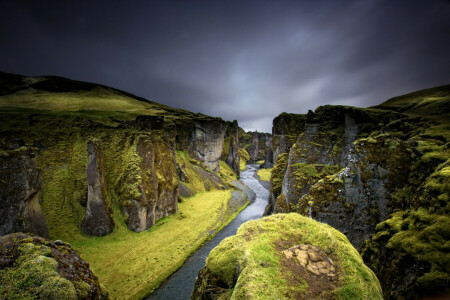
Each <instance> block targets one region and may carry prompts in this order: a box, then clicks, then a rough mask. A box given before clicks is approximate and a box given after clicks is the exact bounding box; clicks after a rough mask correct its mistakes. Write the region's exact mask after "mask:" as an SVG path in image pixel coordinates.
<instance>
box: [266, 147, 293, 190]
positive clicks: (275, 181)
mask: <svg viewBox="0 0 450 300" xmlns="http://www.w3.org/2000/svg"><path fill="white" fill-rule="evenodd" d="M288 158H289V154H288V153H282V154H280V155H278V157H277V160H276V162H275V165H274V167H273V169H272V174H271V177H270V182H271V184H272V192H273V193H274V195H275V197H278V195H279V194H280V193H281V187H282V185H283V177H284V173H285V172H286V168H287V163H288Z"/></svg>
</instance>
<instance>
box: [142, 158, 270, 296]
mask: <svg viewBox="0 0 450 300" xmlns="http://www.w3.org/2000/svg"><path fill="white" fill-rule="evenodd" d="M257 168H258V166H257V165H247V170H245V171H243V172H241V181H242V182H243V183H244V184H246V185H247V186H248V187H249V188H251V189H252V190H253V191H254V192H255V193H256V199H255V202H253V203H252V204H251V205H249V206H248V207H247V208H246V209H244V210H243V211H242V212H241V213H240V214H239V215H237V216H236V218H235V219H234V220H233V221H231V222H230V224H228V225H227V226H226V227H225V228H224V229H222V230H221V231H220V232H219V233H218V234H217V235H216V236H215V237H214V238H213V239H212V240H210V241H209V242H207V243H206V244H205V245H204V246H203V247H201V248H200V249H198V250H197V252H195V253H194V254H193V255H192V256H191V257H190V258H189V259H188V260H187V261H186V262H185V263H184V265H183V266H182V267H181V268H180V269H179V270H178V271H177V272H175V273H174V274H173V275H172V276H171V277H170V278H169V279H168V280H167V281H166V282H165V283H163V284H162V285H161V286H160V287H159V289H157V290H156V292H155V293H153V294H152V295H150V296H148V297H147V298H145V299H147V300H150V299H151V300H155V299H161V300H172V299H173V300H178V299H181V300H183V299H190V298H191V294H192V290H193V289H194V283H195V278H196V277H197V274H198V271H200V269H202V268H203V267H204V266H205V260H206V258H207V257H208V254H209V252H210V251H211V250H212V249H213V248H214V247H216V246H217V245H218V244H219V243H220V242H221V241H222V240H223V239H225V238H227V237H229V236H231V235H234V234H236V232H237V230H238V228H239V226H241V224H242V223H245V222H247V221H250V220H256V219H259V218H261V216H262V214H263V212H264V209H265V207H266V205H267V201H268V198H269V192H268V191H267V190H266V189H265V188H264V187H263V186H262V185H261V184H260V183H259V181H258V180H257V179H256V178H254V177H253V174H254V173H255V172H256V170H257Z"/></svg>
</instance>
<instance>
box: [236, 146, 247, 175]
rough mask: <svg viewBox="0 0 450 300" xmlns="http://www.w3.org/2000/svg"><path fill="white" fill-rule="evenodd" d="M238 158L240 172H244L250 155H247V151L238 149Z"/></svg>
mask: <svg viewBox="0 0 450 300" xmlns="http://www.w3.org/2000/svg"><path fill="white" fill-rule="evenodd" d="M238 153H239V158H240V170H241V171H244V170H245V168H246V164H247V162H248V161H249V160H250V154H248V152H247V150H245V149H243V148H239V149H238Z"/></svg>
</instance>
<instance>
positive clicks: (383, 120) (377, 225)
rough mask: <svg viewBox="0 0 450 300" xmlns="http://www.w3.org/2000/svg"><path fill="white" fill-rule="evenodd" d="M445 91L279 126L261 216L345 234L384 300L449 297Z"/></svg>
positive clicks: (286, 117)
mask: <svg viewBox="0 0 450 300" xmlns="http://www.w3.org/2000/svg"><path fill="white" fill-rule="evenodd" d="M449 87H450V86H443V87H439V88H435V89H430V90H424V91H420V92H416V93H413V94H409V95H405V96H401V97H397V98H393V99H390V100H388V101H387V102H385V103H383V104H381V105H379V106H376V107H372V108H365V109H362V108H354V107H345V106H322V107H319V108H318V109H316V111H315V112H312V111H309V112H308V113H307V114H306V115H296V114H287V113H283V114H281V115H280V116H278V117H277V118H275V120H274V123H273V124H274V127H273V138H272V141H273V153H274V161H275V162H276V164H275V166H274V168H273V171H272V178H271V183H270V199H269V205H268V206H267V208H266V212H265V214H266V215H270V214H276V213H286V212H297V213H300V214H302V215H305V216H308V217H310V218H313V219H314V220H317V221H320V222H324V223H327V224H329V225H331V226H333V227H334V228H336V229H338V230H339V231H341V232H343V233H344V234H345V235H346V236H347V238H348V239H349V241H350V242H351V243H352V244H353V246H354V247H355V248H356V249H358V250H359V251H360V252H361V255H362V256H363V258H364V259H365V263H366V264H367V265H368V266H369V267H371V268H372V269H373V270H374V271H375V273H376V274H377V276H378V277H379V279H380V282H381V285H382V286H383V291H384V296H385V297H386V298H388V299H397V298H398V297H404V298H408V299H410V298H420V297H423V296H429V295H442V294H448V293H449V292H450V291H449V290H448V284H449V283H450V275H449V274H450V270H449V269H448V267H447V266H448V263H449V262H450V261H449V260H448V258H447V255H446V254H445V253H446V251H447V250H446V246H445V245H446V242H445V241H446V240H448V237H449V235H448V234H449V233H450V231H448V230H447V229H448V226H447V225H448V224H450V218H449V217H448V213H449V211H448V199H449V198H448V196H449V193H450V191H449V186H450V185H449V184H450V183H449V177H448V176H446V175H445V173H446V170H447V169H448V165H449V158H450V157H449V156H450V155H449V153H450V152H449V151H448V150H449V149H448V147H449V140H450V134H449V133H450V127H448V126H449V124H448V120H450V111H449V108H448V107H450V102H449V101H450V99H449V95H450V88H449ZM444 224H447V225H444ZM437 241H440V242H437Z"/></svg>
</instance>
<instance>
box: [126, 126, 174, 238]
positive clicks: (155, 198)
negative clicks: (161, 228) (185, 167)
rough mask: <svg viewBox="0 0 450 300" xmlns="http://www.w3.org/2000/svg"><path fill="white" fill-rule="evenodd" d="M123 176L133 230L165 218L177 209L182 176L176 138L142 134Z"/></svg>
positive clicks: (129, 225) (141, 229) (128, 214)
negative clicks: (176, 160)
mask: <svg viewBox="0 0 450 300" xmlns="http://www.w3.org/2000/svg"><path fill="white" fill-rule="evenodd" d="M127 169H129V170H130V172H128V173H125V174H124V176H123V177H122V179H121V182H123V184H124V185H128V186H129V190H128V191H123V190H121V189H120V187H118V188H119V190H118V194H123V193H124V192H126V194H125V195H123V196H125V197H126V199H125V201H124V204H123V205H122V210H123V213H124V215H125V221H126V223H127V225H128V228H130V229H131V230H133V231H137V232H140V231H143V230H147V229H149V228H150V227H151V226H152V225H153V224H155V222H156V221H157V220H159V219H161V218H164V217H167V216H169V215H171V214H174V213H176V212H177V203H178V180H177V178H176V170H175V152H174V145H173V142H172V143H171V142H170V140H169V139H167V138H164V137H163V136H161V135H159V136H158V135H152V134H148V135H141V136H140V137H139V138H138V140H137V142H136V148H135V153H134V155H133V156H132V157H131V160H130V161H129V163H128V167H127Z"/></svg>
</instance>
